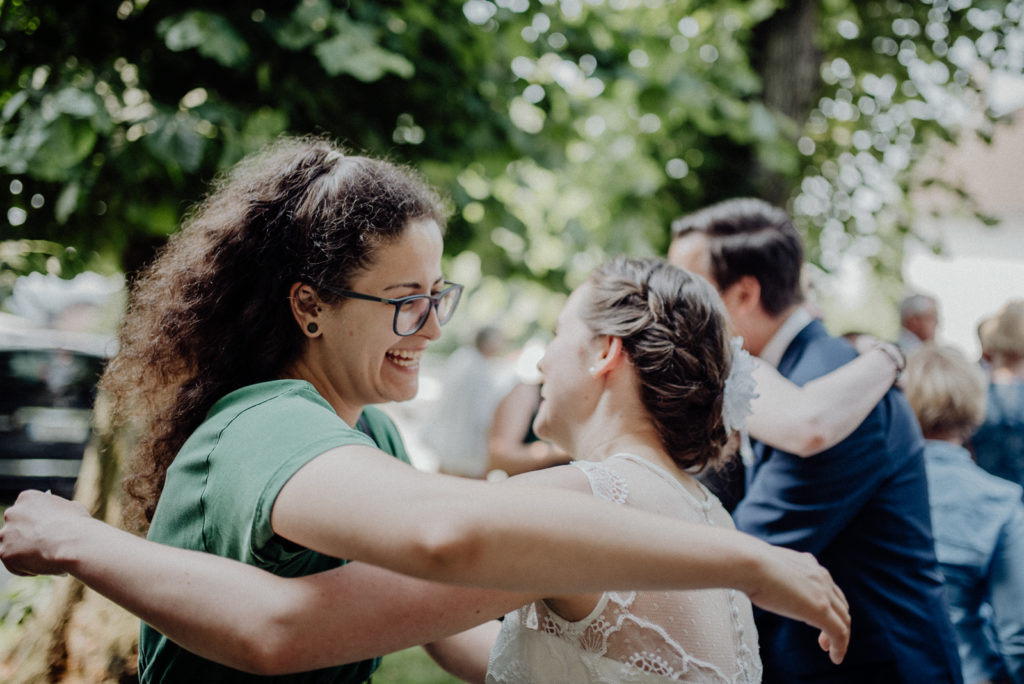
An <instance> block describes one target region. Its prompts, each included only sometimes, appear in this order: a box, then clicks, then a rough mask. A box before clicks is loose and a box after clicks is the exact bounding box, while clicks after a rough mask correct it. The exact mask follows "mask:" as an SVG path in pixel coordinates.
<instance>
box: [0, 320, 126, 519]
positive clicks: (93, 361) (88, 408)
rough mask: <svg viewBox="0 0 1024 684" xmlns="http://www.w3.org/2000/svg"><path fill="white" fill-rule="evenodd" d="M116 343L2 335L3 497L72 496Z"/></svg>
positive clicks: (56, 335)
mask: <svg viewBox="0 0 1024 684" xmlns="http://www.w3.org/2000/svg"><path fill="white" fill-rule="evenodd" d="M112 348H113V343H112V341H111V340H109V338H105V337H101V336H96V335H89V334H82V333H66V332H60V331H55V330H44V329H21V330H0V493H2V494H3V495H4V497H5V498H9V499H12V498H13V497H14V496H15V495H16V494H17V492H19V491H21V490H23V489H43V490H46V489H51V490H53V492H54V493H56V494H61V495H64V496H68V497H70V496H71V495H72V493H73V492H74V487H75V481H76V480H77V478H78V471H79V469H80V468H81V465H82V455H83V453H84V452H85V447H86V445H87V444H88V443H89V439H90V437H91V436H92V412H93V402H94V400H95V398H96V381H97V380H98V379H99V377H100V374H101V373H102V371H103V366H104V364H105V363H106V361H107V358H108V356H109V354H110V353H111V351H112Z"/></svg>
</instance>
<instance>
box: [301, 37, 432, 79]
mask: <svg viewBox="0 0 1024 684" xmlns="http://www.w3.org/2000/svg"><path fill="white" fill-rule="evenodd" d="M313 52H314V53H316V56H317V59H319V60H320V64H321V66H323V68H324V71H326V72H327V73H328V74H329V75H331V76H338V75H341V74H350V75H352V76H355V77H356V78H358V79H359V80H360V81H363V82H365V83H372V82H373V81H379V80H380V79H381V78H383V77H384V76H385V75H386V74H388V73H393V74H397V75H398V76H401V77H402V78H411V77H412V75H413V74H414V73H415V72H416V68H415V67H414V66H413V65H412V62H410V61H409V60H407V59H406V58H405V57H402V56H401V55H396V54H395V53H393V52H388V51H387V50H383V49H381V48H379V47H377V46H376V45H374V44H373V43H370V42H369V41H367V40H365V38H364V37H363V36H359V35H357V34H356V35H353V34H348V35H346V34H339V35H337V36H335V37H334V38H331V39H330V40H327V41H324V42H323V43H320V44H319V45H317V46H316V47H315V48H314V49H313Z"/></svg>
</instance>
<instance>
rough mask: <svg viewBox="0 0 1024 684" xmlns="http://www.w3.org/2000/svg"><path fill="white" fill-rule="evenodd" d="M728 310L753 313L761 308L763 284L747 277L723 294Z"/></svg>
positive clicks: (751, 277)
mask: <svg viewBox="0 0 1024 684" xmlns="http://www.w3.org/2000/svg"><path fill="white" fill-rule="evenodd" d="M722 301H723V302H724V303H725V306H726V309H727V310H728V311H730V312H736V313H744V314H746V313H751V312H753V311H756V310H757V309H759V308H760V307H761V282H760V281H759V280H758V279H757V278H755V277H754V276H751V275H745V276H743V277H742V278H740V279H739V280H737V281H736V282H735V283H733V284H732V285H730V286H729V287H728V288H727V289H726V290H725V292H723V293H722Z"/></svg>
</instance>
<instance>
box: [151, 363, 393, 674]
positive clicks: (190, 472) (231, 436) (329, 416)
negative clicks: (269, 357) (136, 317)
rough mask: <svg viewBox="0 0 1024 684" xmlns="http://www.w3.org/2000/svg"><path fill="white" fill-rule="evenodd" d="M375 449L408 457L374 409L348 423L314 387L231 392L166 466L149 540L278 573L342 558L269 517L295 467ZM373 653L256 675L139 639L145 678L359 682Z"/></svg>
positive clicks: (306, 570)
mask: <svg viewBox="0 0 1024 684" xmlns="http://www.w3.org/2000/svg"><path fill="white" fill-rule="evenodd" d="M357 444H358V445H366V446H371V447H373V446H375V447H377V448H380V449H381V450H383V451H385V452H387V453H390V454H392V455H394V456H395V457H397V458H399V459H401V460H403V461H405V462H408V457H407V455H406V453H405V448H404V446H403V444H402V440H401V437H400V436H399V434H398V431H397V429H396V428H395V426H394V424H393V423H392V422H391V420H390V419H389V418H388V417H387V416H386V415H385V414H384V413H383V412H381V411H380V410H378V409H374V408H372V407H371V408H367V409H366V410H365V411H364V413H363V414H362V416H361V417H360V419H359V423H358V425H357V427H356V428H353V427H350V426H349V425H347V424H346V423H345V422H344V421H343V420H342V419H341V418H340V417H339V416H338V414H337V413H335V411H334V409H333V408H331V405H330V404H328V403H327V401H325V400H324V399H323V397H321V396H320V395H319V394H318V393H317V391H316V390H315V389H314V388H313V386H312V385H311V384H309V383H308V382H305V381H302V380H275V381H272V382H264V383H259V384H256V385H250V386H247V387H243V388H242V389H239V390H236V391H234V392H232V393H230V394H228V395H227V396H225V397H224V398H222V399H221V400H220V401H218V402H217V403H216V404H215V405H214V406H213V408H212V409H210V412H209V414H208V415H207V417H206V420H205V421H204V422H203V423H202V424H201V425H200V426H199V427H198V428H197V429H196V431H195V432H194V433H193V434H192V435H191V436H190V437H189V439H188V441H186V442H185V445H184V446H183V447H182V448H181V450H180V451H179V452H178V454H177V456H176V457H175V459H174V462H173V463H172V464H171V467H170V468H169V469H168V470H167V481H166V483H165V485H164V489H163V492H162V493H161V495H160V501H159V503H158V504H157V508H156V513H155V515H154V517H153V522H152V525H151V526H150V529H149V534H148V537H149V539H151V540H153V541H157V542H160V543H163V544H168V545H171V546H178V547H181V548H186V549H194V550H198V551H205V552H208V553H214V554H217V555H218V556H225V557H227V558H233V559H235V560H240V561H243V562H245V563H248V564H250V565H255V566H256V567H259V568H263V569H265V570H269V571H270V572H273V573H274V574H276V575H281V576H284V577H297V576H302V575H309V574H312V573H315V572H320V571H322V570H328V569H330V568H334V567H338V566H339V565H342V564H344V563H345V561H343V560H340V559H337V558H332V557H330V556H325V555H323V554H320V553H317V552H315V551H311V550H309V549H306V548H304V547H301V546H298V545H296V544H292V543H290V542H288V541H287V540H285V539H282V538H280V537H278V536H277V535H275V534H274V531H273V529H272V528H271V526H270V513H271V510H272V509H273V506H274V501H275V500H276V498H277V495H278V493H279V492H280V491H281V488H282V487H283V486H284V484H285V483H286V482H287V481H288V480H289V479H290V478H291V477H292V475H294V474H295V473H296V472H297V471H298V470H299V468H301V467H302V466H304V465H305V464H307V463H309V462H310V461H311V460H312V459H314V458H316V457H317V456H319V455H320V454H322V453H324V452H325V451H328V450H329V449H332V448H334V447H338V446H346V445H357ZM378 664H379V658H378V659H373V660H366V661H362V662H359V663H353V664H350V665H345V666H342V667H332V668H326V669H322V670H316V671H313V672H306V673H301V674H295V675H288V676H280V677H257V676H255V675H251V674H247V673H245V672H241V671H239V670H235V669H232V668H229V667H225V666H223V665H219V664H217V663H214V662H212V661H209V660H206V659H204V658H200V657H199V656H197V655H195V654H193V653H191V652H189V651H186V650H184V649H182V648H181V647H179V646H178V645H177V644H175V643H173V642H172V641H170V640H168V639H167V638H166V637H164V636H163V635H161V634H160V633H159V632H157V631H156V630H154V629H152V628H151V627H149V626H148V625H145V624H144V625H143V626H142V630H141V633H140V636H139V673H140V680H141V681H142V682H281V683H285V682H288V683H295V682H302V683H304V684H305V683H309V682H331V683H332V684H348V683H350V682H363V681H366V680H367V679H368V678H369V677H370V675H371V674H372V673H373V671H374V670H375V669H376V667H377V665H378Z"/></svg>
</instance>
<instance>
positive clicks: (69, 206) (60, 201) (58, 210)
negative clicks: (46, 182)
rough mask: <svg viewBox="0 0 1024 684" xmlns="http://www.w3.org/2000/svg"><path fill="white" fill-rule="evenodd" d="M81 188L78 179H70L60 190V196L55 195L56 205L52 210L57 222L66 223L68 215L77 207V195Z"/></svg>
mask: <svg viewBox="0 0 1024 684" xmlns="http://www.w3.org/2000/svg"><path fill="white" fill-rule="evenodd" d="M81 189H82V188H81V186H80V185H79V184H78V181H71V182H70V183H68V184H67V185H65V186H64V189H63V190H61V191H60V196H58V197H57V206H56V207H54V210H53V213H54V216H55V217H56V218H57V223H60V224H64V223H67V220H68V217H70V216H71V214H72V213H74V211H75V209H76V208H77V207H78V195H79V193H80V192H81Z"/></svg>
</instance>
